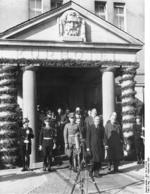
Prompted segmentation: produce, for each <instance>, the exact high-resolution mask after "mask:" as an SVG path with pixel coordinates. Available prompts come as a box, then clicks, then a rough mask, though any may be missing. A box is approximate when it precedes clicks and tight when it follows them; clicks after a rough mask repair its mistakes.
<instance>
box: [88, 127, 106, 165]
mask: <svg viewBox="0 0 150 194" xmlns="http://www.w3.org/2000/svg"><path fill="white" fill-rule="evenodd" d="M103 139H104V128H103V126H100V125H99V126H98V127H96V126H95V125H94V124H93V125H91V126H90V127H89V128H88V130H87V135H86V146H87V148H89V150H90V154H91V161H92V162H98V163H99V162H102V161H103V159H104V146H103Z"/></svg>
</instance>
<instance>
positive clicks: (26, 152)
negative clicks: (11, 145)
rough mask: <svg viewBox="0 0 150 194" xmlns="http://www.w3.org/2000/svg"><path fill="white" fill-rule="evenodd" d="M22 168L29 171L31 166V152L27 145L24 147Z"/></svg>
mask: <svg viewBox="0 0 150 194" xmlns="http://www.w3.org/2000/svg"><path fill="white" fill-rule="evenodd" d="M22 166H23V168H24V169H28V168H29V166H30V152H29V150H28V147H27V145H26V144H24V145H23V146H22Z"/></svg>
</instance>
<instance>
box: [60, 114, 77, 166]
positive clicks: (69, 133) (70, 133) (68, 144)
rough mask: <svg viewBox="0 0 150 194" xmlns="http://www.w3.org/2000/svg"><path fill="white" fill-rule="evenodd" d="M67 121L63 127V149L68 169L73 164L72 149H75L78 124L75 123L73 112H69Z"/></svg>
mask: <svg viewBox="0 0 150 194" xmlns="http://www.w3.org/2000/svg"><path fill="white" fill-rule="evenodd" d="M69 121H70V122H69V123H67V124H66V125H65V128H64V142H65V151H66V154H67V156H68V157H69V163H70V169H71V168H72V165H73V161H72V160H73V151H74V149H75V135H77V134H78V133H79V127H78V124H76V123H75V115H74V113H69Z"/></svg>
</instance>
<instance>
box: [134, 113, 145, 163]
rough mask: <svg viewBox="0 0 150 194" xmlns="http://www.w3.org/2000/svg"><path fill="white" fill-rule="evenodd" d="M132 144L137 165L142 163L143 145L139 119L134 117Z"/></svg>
mask: <svg viewBox="0 0 150 194" xmlns="http://www.w3.org/2000/svg"><path fill="white" fill-rule="evenodd" d="M134 143H135V150H136V157H137V164H143V163H144V143H143V139H142V123H141V117H140V116H137V117H136V124H135V125H134Z"/></svg>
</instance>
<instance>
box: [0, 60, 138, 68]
mask: <svg viewBox="0 0 150 194" xmlns="http://www.w3.org/2000/svg"><path fill="white" fill-rule="evenodd" d="M0 64H5V65H7V64H8V66H9V64H12V65H14V66H16V65H17V66H40V67H44V66H45V67H46V66H49V67H81V68H82V67H83V68H84V67H91V68H93V67H100V66H109V67H111V66H117V67H120V66H124V67H130V66H131V67H132V66H135V67H138V66H139V63H138V62H130V61H99V60H97V61H96V60H95V61H92V60H91V61H90V60H72V59H62V60H50V59H25V58H20V59H7V58H1V59H0Z"/></svg>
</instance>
